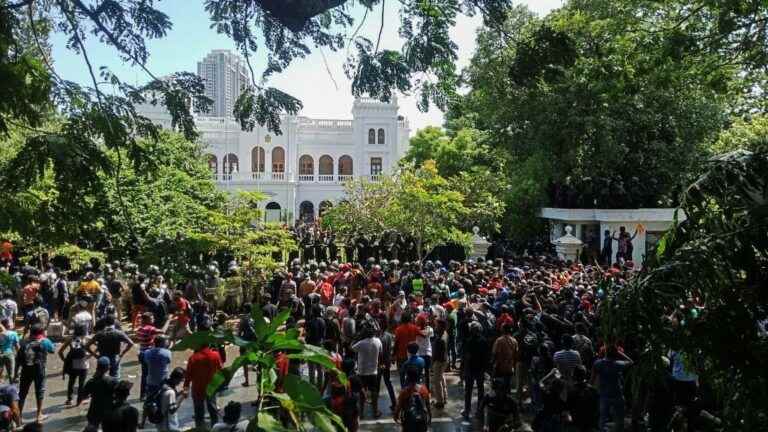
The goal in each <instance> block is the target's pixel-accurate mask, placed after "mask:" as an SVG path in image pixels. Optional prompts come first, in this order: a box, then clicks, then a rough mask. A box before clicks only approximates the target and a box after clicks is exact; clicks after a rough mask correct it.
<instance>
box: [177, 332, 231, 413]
mask: <svg viewBox="0 0 768 432" xmlns="http://www.w3.org/2000/svg"><path fill="white" fill-rule="evenodd" d="M221 368H222V361H221V356H220V355H219V353H218V351H216V350H214V349H211V347H209V346H208V345H205V346H203V347H201V348H199V349H197V350H196V351H195V352H194V353H193V354H192V355H191V356H190V357H189V361H188V362H187V373H186V377H185V379H184V393H183V394H184V396H185V397H186V395H187V394H188V393H189V388H190V386H191V387H192V402H193V404H194V410H195V427H198V428H201V427H204V426H205V411H206V409H207V410H208V415H209V416H210V418H211V425H214V424H216V422H217V421H218V419H219V412H218V407H217V406H216V394H215V393H214V394H213V395H212V396H210V397H209V396H208V395H207V393H206V390H207V388H208V384H210V382H211V380H212V379H213V376H214V375H215V374H216V372H218V371H219V370H221Z"/></svg>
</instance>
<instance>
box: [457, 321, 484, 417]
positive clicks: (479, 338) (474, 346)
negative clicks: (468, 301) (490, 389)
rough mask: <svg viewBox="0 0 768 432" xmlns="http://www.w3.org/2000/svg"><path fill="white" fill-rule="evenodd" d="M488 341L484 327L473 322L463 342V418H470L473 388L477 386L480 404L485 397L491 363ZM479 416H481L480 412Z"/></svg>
mask: <svg viewBox="0 0 768 432" xmlns="http://www.w3.org/2000/svg"><path fill="white" fill-rule="evenodd" d="M489 353H490V351H489V350H488V341H487V340H486V339H485V336H483V326H482V325H481V324H480V323H479V322H477V321H473V322H472V323H471V324H470V325H469V331H468V334H467V336H466V339H465V340H464V341H463V342H462V355H463V360H462V369H463V370H464V410H463V411H462V412H461V415H462V417H464V418H465V419H467V418H469V415H470V412H471V408H472V388H473V386H474V385H477V400H478V402H479V401H481V400H483V397H485V370H486V369H487V368H488V361H489ZM477 414H481V413H480V411H479V410H478V412H477Z"/></svg>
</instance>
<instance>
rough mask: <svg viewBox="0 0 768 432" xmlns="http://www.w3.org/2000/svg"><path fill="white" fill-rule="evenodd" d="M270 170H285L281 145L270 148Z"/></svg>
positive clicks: (283, 151) (283, 152)
mask: <svg viewBox="0 0 768 432" xmlns="http://www.w3.org/2000/svg"><path fill="white" fill-rule="evenodd" d="M272 172H285V150H283V148H282V147H275V148H273V149H272Z"/></svg>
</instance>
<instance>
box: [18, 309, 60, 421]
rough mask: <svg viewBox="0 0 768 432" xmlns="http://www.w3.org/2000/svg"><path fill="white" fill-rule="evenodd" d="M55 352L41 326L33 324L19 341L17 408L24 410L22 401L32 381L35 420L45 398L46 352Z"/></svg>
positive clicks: (39, 415) (41, 411)
mask: <svg viewBox="0 0 768 432" xmlns="http://www.w3.org/2000/svg"><path fill="white" fill-rule="evenodd" d="M54 352H55V346H54V345H53V342H51V340H50V339H48V338H46V337H45V330H43V327H42V326H40V325H38V324H35V325H33V326H32V329H31V330H30V332H29V337H28V338H27V339H25V340H23V341H22V342H21V347H20V348H19V355H18V357H19V358H18V359H17V362H16V369H17V370H18V369H21V378H20V384H19V409H20V410H21V411H22V412H23V411H24V402H25V400H26V399H27V395H28V394H29V388H30V387H31V386H32V383H34V384H35V396H36V402H37V415H36V418H37V421H38V423H40V422H42V421H43V420H44V418H43V400H44V399H45V376H46V373H45V363H46V359H47V357H48V354H52V353H54Z"/></svg>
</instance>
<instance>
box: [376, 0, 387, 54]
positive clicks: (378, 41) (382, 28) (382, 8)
mask: <svg viewBox="0 0 768 432" xmlns="http://www.w3.org/2000/svg"><path fill="white" fill-rule="evenodd" d="M385 3H386V0H381V25H380V26H379V37H378V38H377V39H376V50H375V51H374V52H375V53H377V52H379V43H380V42H381V33H382V32H383V31H384V5H385Z"/></svg>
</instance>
